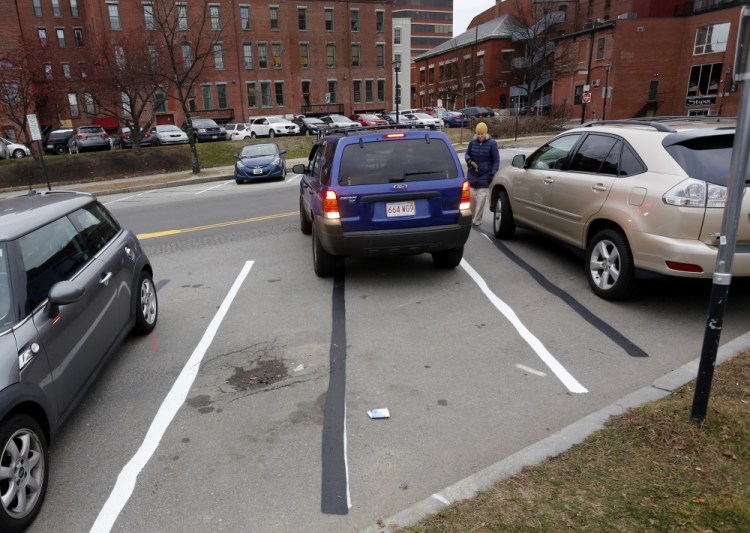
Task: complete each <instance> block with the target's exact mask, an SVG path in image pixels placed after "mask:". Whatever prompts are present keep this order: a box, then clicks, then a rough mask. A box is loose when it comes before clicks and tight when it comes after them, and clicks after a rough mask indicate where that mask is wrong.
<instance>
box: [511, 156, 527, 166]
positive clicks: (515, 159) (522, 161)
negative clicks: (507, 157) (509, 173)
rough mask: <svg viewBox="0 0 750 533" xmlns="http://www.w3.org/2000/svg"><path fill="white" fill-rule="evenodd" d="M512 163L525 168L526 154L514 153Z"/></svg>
mask: <svg viewBox="0 0 750 533" xmlns="http://www.w3.org/2000/svg"><path fill="white" fill-rule="evenodd" d="M510 164H511V165H512V166H514V167H516V168H523V166H524V165H525V164H526V156H525V155H524V154H517V155H514V156H513V159H512V160H511V162H510Z"/></svg>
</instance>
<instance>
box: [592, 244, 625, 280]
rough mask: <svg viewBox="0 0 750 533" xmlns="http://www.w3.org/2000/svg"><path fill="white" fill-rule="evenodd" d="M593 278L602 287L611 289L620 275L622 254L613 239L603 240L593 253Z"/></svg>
mask: <svg viewBox="0 0 750 533" xmlns="http://www.w3.org/2000/svg"><path fill="white" fill-rule="evenodd" d="M589 269H590V271H591V278H592V279H593V280H594V283H595V284H596V286H597V287H599V288H600V289H604V290H607V289H611V288H612V287H614V286H615V284H616V283H617V279H618V278H619V277H620V254H619V252H618V251H617V247H616V246H615V245H614V243H612V241H601V242H599V243H598V244H597V245H596V247H595V248H594V250H593V252H592V253H591V261H590V263H589Z"/></svg>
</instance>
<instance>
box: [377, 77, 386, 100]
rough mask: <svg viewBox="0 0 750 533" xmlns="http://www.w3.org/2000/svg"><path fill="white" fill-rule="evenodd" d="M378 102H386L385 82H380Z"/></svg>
mask: <svg viewBox="0 0 750 533" xmlns="http://www.w3.org/2000/svg"><path fill="white" fill-rule="evenodd" d="M378 102H385V80H382V79H381V80H378Z"/></svg>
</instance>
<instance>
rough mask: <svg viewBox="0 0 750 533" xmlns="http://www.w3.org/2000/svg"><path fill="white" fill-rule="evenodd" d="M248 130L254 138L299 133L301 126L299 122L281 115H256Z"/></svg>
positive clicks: (251, 120)
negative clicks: (296, 122)
mask: <svg viewBox="0 0 750 533" xmlns="http://www.w3.org/2000/svg"><path fill="white" fill-rule="evenodd" d="M248 130H249V131H250V137H251V138H253V139H255V138H256V137H271V138H274V137H276V136H277V135H297V134H299V126H298V125H297V124H295V123H294V122H292V121H291V120H287V119H285V118H281V117H256V118H253V119H250V125H249V126H248Z"/></svg>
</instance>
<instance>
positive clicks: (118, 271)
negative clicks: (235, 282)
mask: <svg viewBox="0 0 750 533" xmlns="http://www.w3.org/2000/svg"><path fill="white" fill-rule="evenodd" d="M152 280H153V271H152V268H151V264H150V262H149V260H148V258H147V257H146V254H145V253H144V252H143V250H142V249H141V245H140V244H139V242H138V239H137V238H136V236H135V235H134V234H133V233H132V232H130V231H128V230H126V229H123V228H121V227H120V225H119V224H118V223H117V221H116V220H115V219H114V218H113V217H112V215H111V214H110V213H109V212H108V211H107V209H106V208H105V207H104V206H103V205H102V204H100V203H99V202H98V201H97V200H96V198H95V197H94V196H92V195H90V194H85V193H77V192H72V191H52V192H45V193H37V192H35V191H30V192H29V193H28V194H25V195H23V196H16V197H12V198H7V199H3V200H0V350H1V352H0V354H1V355H2V357H0V376H1V377H0V531H3V532H8V531H22V530H24V529H25V528H27V527H28V526H29V524H31V522H32V521H33V520H34V519H35V518H36V516H37V514H38V513H39V509H40V507H41V505H42V501H43V500H44V496H45V492H46V490H47V483H48V478H49V471H50V458H49V452H48V446H49V443H50V442H51V440H52V439H53V438H54V436H55V434H56V432H57V430H58V428H59V427H60V425H61V423H62V422H63V421H64V420H65V419H66V418H67V417H68V415H70V414H71V412H72V410H73V408H74V407H75V405H76V404H77V403H78V402H79V401H80V400H81V398H82V397H83V395H84V392H85V390H86V389H87V388H88V386H89V385H90V384H91V383H92V382H93V381H94V379H95V378H96V376H97V375H98V374H99V373H100V372H101V371H102V369H103V368H104V365H105V362H106V361H107V359H108V358H109V357H110V356H111V355H112V354H113V353H115V352H116V351H117V349H118V347H119V346H120V344H121V343H122V341H123V340H124V339H125V337H126V336H127V335H128V334H129V333H130V332H131V331H133V330H134V331H135V332H137V333H141V334H145V333H149V332H150V331H152V330H153V329H154V327H155V326H156V319H157V297H156V289H155V287H154V283H153V281H152Z"/></svg>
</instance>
